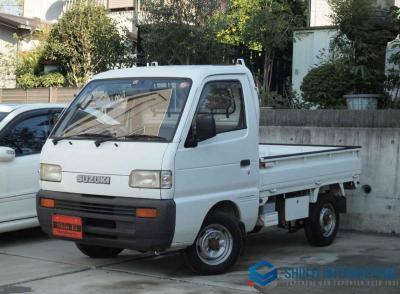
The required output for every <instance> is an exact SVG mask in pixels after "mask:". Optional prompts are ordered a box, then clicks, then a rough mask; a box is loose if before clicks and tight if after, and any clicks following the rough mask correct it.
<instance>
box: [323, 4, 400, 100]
mask: <svg viewBox="0 0 400 294" xmlns="http://www.w3.org/2000/svg"><path fill="white" fill-rule="evenodd" d="M329 4H330V6H331V8H332V11H333V14H332V16H331V18H332V20H333V23H334V24H335V25H336V26H337V27H338V34H337V36H336V38H335V39H334V40H333V42H332V46H331V47H332V48H331V49H332V51H333V52H334V54H335V55H336V56H338V57H339V58H341V59H343V60H344V63H345V64H346V65H347V66H348V67H349V68H350V71H351V74H352V83H353V89H352V92H353V93H356V94H360V93H362V94H365V93H377V94H379V93H382V92H383V82H384V80H385V75H384V70H385V52H386V46H387V43H388V42H389V41H391V40H392V39H393V38H394V37H395V36H396V30H395V27H394V24H393V21H392V19H391V17H390V14H389V13H388V12H387V11H384V10H379V9H378V8H377V7H376V1H375V0H329Z"/></svg>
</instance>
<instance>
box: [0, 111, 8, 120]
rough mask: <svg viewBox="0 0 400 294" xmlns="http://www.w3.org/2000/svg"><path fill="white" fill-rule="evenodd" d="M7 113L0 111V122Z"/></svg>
mask: <svg viewBox="0 0 400 294" xmlns="http://www.w3.org/2000/svg"><path fill="white" fill-rule="evenodd" d="M7 115H8V112H0V122H1V121H2V120H3V119H4V118H5V117H6V116H7Z"/></svg>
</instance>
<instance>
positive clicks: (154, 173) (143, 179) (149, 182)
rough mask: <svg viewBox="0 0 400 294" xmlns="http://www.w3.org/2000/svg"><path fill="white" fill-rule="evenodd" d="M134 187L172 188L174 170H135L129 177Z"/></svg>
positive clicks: (130, 184) (130, 183)
mask: <svg viewBox="0 0 400 294" xmlns="http://www.w3.org/2000/svg"><path fill="white" fill-rule="evenodd" d="M129 186H131V187H132V188H148V189H171V187H172V172H171V171H170V170H162V171H159V170H134V171H132V172H131V175H130V177H129Z"/></svg>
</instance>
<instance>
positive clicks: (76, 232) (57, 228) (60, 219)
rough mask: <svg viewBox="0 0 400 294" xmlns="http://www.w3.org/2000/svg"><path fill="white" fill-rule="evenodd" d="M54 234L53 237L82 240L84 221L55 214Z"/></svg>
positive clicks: (53, 220) (53, 221) (53, 219)
mask: <svg viewBox="0 0 400 294" xmlns="http://www.w3.org/2000/svg"><path fill="white" fill-rule="evenodd" d="M52 233H53V236H58V237H66V238H71V239H79V240H82V239H83V232H82V219H81V218H80V217H75V216H66V215H59V214H53V216H52Z"/></svg>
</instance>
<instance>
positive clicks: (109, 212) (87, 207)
mask: <svg viewBox="0 0 400 294" xmlns="http://www.w3.org/2000/svg"><path fill="white" fill-rule="evenodd" d="M42 197H43V198H49V199H54V200H55V203H56V204H55V208H44V207H41V206H40V198H42ZM36 208H37V214H38V218H39V223H40V226H41V227H42V230H43V231H44V232H45V233H47V234H48V235H49V236H51V237H53V236H52V215H53V214H60V215H67V216H76V217H81V218H82V227H83V239H82V240H74V239H69V238H61V239H65V240H71V241H76V242H79V243H83V244H89V245H99V246H106V247H116V248H124V249H133V250H138V251H155V250H165V249H167V248H169V247H170V246H171V243H172V239H173V237H174V232H175V217H176V209H175V202H174V201H173V200H153V199H141V198H126V197H109V196H96V195H82V194H75V193H63V192H53V191H44V190H40V191H39V192H38V194H37V197H36ZM136 208H156V209H157V212H158V215H157V218H154V219H150V218H138V217H136V216H135V211H136ZM57 238H59V237H57Z"/></svg>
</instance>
